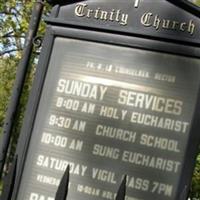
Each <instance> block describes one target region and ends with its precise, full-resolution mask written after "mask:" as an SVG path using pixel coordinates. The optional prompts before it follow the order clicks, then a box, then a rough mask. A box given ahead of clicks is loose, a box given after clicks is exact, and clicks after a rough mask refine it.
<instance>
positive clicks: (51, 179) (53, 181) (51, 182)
mask: <svg viewBox="0 0 200 200" xmlns="http://www.w3.org/2000/svg"><path fill="white" fill-rule="evenodd" d="M36 180H37V181H38V182H41V183H45V184H49V185H55V186H59V184H60V179H57V178H55V177H51V176H45V175H42V174H38V175H37V177H36Z"/></svg>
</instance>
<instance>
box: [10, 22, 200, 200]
mask: <svg viewBox="0 0 200 200" xmlns="http://www.w3.org/2000/svg"><path fill="white" fill-rule="evenodd" d="M56 37H67V38H69V39H70V38H71V39H77V40H84V41H89V42H95V43H104V44H109V45H115V46H122V47H131V48H136V49H137V48H138V49H143V50H149V51H154V52H163V53H168V54H173V55H177V56H185V57H190V58H199V59H200V48H199V47H198V46H194V45H193V44H189V43H186V42H182V44H179V43H178V42H177V43H174V41H168V40H165V39H163V40H162V39H159V41H158V40H155V38H154V37H143V36H140V37H138V36H134V35H130V34H123V35H122V34H120V33H118V32H113V31H103V30H102V31H98V32H97V31H96V30H94V29H92V28H80V27H74V26H69V27H59V26H56V24H54V25H49V26H48V27H47V32H46V35H45V39H44V43H43V48H42V52H41V55H40V59H39V64H38V67H37V72H36V76H35V80H34V83H33V88H32V91H31V94H30V98H29V101H28V106H27V110H26V113H25V118H24V122H23V127H22V130H21V135H20V139H19V143H18V146H17V151H16V154H17V155H18V160H19V161H18V166H17V178H16V185H15V190H14V193H13V194H14V195H13V197H14V199H16V197H17V192H18V189H19V186H20V180H21V177H22V173H23V169H24V164H25V161H26V155H27V152H28V146H29V142H30V140H31V135H32V130H33V126H34V121H35V117H36V113H37V109H38V105H39V102H40V97H41V93H42V89H43V84H44V80H45V77H46V74H47V70H48V64H49V61H50V58H51V53H52V49H53V44H54V40H55V38H56ZM177 52H178V53H177ZM197 99H198V100H197V105H196V106H195V108H196V109H195V113H194V114H193V119H192V124H191V131H190V134H189V140H188V143H187V147H186V150H185V151H186V153H185V157H184V163H183V164H184V166H183V170H182V172H181V177H180V180H179V185H178V190H177V191H179V192H177V193H176V199H177V200H179V199H180V200H183V199H186V197H187V194H188V191H189V187H190V181H191V176H192V172H193V168H194V165H195V157H196V155H197V150H198V144H199V142H200V135H198V130H200V123H199V121H200V112H199V111H198V110H199V109H200V91H198V98H197ZM30 113H31V114H30ZM188 163H189V164H188Z"/></svg>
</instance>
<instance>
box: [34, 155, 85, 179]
mask: <svg viewBox="0 0 200 200" xmlns="http://www.w3.org/2000/svg"><path fill="white" fill-rule="evenodd" d="M36 164H37V166H39V167H43V168H49V169H54V170H57V171H65V170H66V168H67V166H68V165H69V166H70V173H71V174H75V175H79V176H84V175H85V172H86V170H87V166H85V165H81V164H76V163H73V162H69V161H67V160H60V159H57V158H54V157H49V156H44V155H38V158H37V162H36Z"/></svg>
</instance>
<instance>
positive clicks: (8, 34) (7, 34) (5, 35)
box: [2, 31, 14, 38]
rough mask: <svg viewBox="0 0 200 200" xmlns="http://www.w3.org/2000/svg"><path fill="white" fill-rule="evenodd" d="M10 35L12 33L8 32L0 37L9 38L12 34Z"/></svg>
mask: <svg viewBox="0 0 200 200" xmlns="http://www.w3.org/2000/svg"><path fill="white" fill-rule="evenodd" d="M12 33H14V31H10V32H8V33H6V34H4V35H3V36H2V38H4V37H9V36H11V35H10V34H12Z"/></svg>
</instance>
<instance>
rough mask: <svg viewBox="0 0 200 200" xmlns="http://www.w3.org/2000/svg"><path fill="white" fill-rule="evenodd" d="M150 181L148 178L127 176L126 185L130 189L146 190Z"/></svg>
mask: <svg viewBox="0 0 200 200" xmlns="http://www.w3.org/2000/svg"><path fill="white" fill-rule="evenodd" d="M149 184H150V181H149V180H148V179H142V178H139V177H133V176H127V178H126V186H127V187H129V188H132V189H136V190H141V191H148V190H149Z"/></svg>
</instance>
